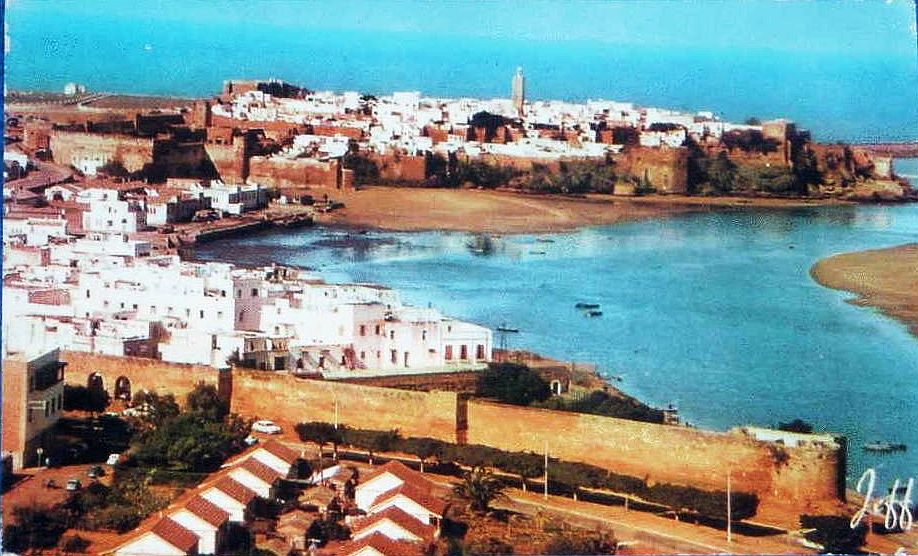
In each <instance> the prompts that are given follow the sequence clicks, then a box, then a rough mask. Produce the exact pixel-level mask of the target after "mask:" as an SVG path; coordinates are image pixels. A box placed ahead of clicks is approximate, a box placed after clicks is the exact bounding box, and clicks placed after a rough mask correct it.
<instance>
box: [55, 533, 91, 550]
mask: <svg viewBox="0 0 918 556" xmlns="http://www.w3.org/2000/svg"><path fill="white" fill-rule="evenodd" d="M89 544H90V543H89V541H88V540H86V539H84V538H83V537H81V536H79V535H70V536H69V537H66V538H65V539H64V541H63V542H62V543H61V550H63V551H64V552H65V553H71V552H72V553H76V554H82V553H84V552H86V549H87V548H89Z"/></svg>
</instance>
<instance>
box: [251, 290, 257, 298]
mask: <svg viewBox="0 0 918 556" xmlns="http://www.w3.org/2000/svg"><path fill="white" fill-rule="evenodd" d="M252 297H258V288H252Z"/></svg>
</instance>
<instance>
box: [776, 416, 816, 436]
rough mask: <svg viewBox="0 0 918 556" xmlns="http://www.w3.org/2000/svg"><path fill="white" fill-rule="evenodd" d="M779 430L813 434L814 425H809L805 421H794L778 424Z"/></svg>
mask: <svg viewBox="0 0 918 556" xmlns="http://www.w3.org/2000/svg"><path fill="white" fill-rule="evenodd" d="M778 430H781V431H787V432H796V433H802V434H810V433H812V432H813V425H811V424H809V423H807V422H806V421H804V420H803V419H794V420H793V421H791V422H789V423H778Z"/></svg>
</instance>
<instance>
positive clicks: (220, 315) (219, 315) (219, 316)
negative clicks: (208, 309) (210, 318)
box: [217, 311, 223, 319]
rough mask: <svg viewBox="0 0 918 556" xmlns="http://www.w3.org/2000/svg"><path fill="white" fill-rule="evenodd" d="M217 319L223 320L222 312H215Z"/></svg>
mask: <svg viewBox="0 0 918 556" xmlns="http://www.w3.org/2000/svg"><path fill="white" fill-rule="evenodd" d="M217 318H218V319H222V318H223V311H217Z"/></svg>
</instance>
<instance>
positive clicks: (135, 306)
mask: <svg viewBox="0 0 918 556" xmlns="http://www.w3.org/2000/svg"><path fill="white" fill-rule="evenodd" d="M134 310H135V311H136V310H137V304H136V303H135V304H134Z"/></svg>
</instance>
